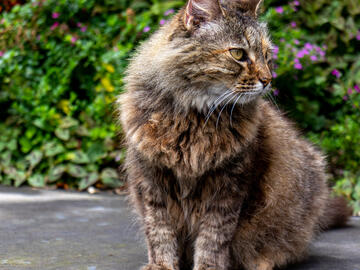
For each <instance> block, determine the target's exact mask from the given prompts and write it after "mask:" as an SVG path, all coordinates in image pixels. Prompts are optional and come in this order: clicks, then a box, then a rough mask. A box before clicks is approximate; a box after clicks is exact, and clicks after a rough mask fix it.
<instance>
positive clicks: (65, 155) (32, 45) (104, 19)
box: [0, 0, 181, 189]
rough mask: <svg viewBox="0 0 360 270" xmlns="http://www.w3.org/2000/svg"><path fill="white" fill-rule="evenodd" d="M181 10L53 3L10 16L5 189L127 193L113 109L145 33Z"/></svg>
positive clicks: (0, 171) (1, 127) (0, 39)
mask: <svg viewBox="0 0 360 270" xmlns="http://www.w3.org/2000/svg"><path fill="white" fill-rule="evenodd" d="M179 4H181V3H178V5H179ZM176 6H177V3H176V2H167V3H163V4H154V5H150V4H149V3H148V2H147V1H136V2H134V3H132V1H123V0H119V1H113V0H105V1H97V0H87V1H84V0H71V1H70V0H60V1H59V0H46V1H45V0H44V1H31V2H29V3H28V4H26V5H24V6H15V7H14V8H13V9H12V10H11V12H9V13H3V14H1V17H0V87H1V92H0V113H1V116H2V119H3V121H2V122H1V123H0V133H1V137H0V182H1V183H2V184H7V185H15V186H20V185H22V184H24V183H27V184H29V185H31V186H35V187H42V186H44V185H49V184H57V185H58V186H60V187H65V188H67V187H70V188H71V187H75V188H80V189H85V188H87V187H88V186H91V185H94V184H95V183H96V184H97V186H98V187H105V186H106V187H117V186H120V185H122V181H121V177H120V178H119V177H118V175H117V170H116V169H117V167H118V166H119V164H120V163H121V161H122V159H123V158H124V151H125V150H124V149H122V148H121V146H120V144H119V141H118V139H117V137H119V136H117V134H118V133H119V130H117V129H116V120H115V118H116V114H115V112H114V106H113V103H114V100H115V98H116V95H117V94H119V93H120V92H121V88H122V74H123V72H124V68H125V66H126V65H127V58H128V56H129V52H130V51H131V50H132V49H133V48H134V46H136V44H137V43H138V42H139V41H140V40H141V39H142V38H144V37H146V34H145V33H143V29H144V27H146V26H147V25H155V24H156V25H157V24H158V23H159V20H160V18H164V19H166V17H167V16H165V15H164V16H163V14H164V12H165V11H166V10H168V9H169V8H170V7H176ZM168 15H170V13H169V14H168ZM149 30H150V29H149ZM144 32H146V31H144Z"/></svg>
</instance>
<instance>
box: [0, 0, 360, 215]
mask: <svg viewBox="0 0 360 270" xmlns="http://www.w3.org/2000/svg"><path fill="white" fill-rule="evenodd" d="M184 3H185V1H184V0H182V1H160V0H153V1H142V0H134V1H130V0H102V1H100V0H88V1H85V0H60V1H59V0H48V1H34V0H33V1H32V2H31V3H28V4H26V5H24V6H21V7H20V6H17V7H15V8H13V10H12V11H11V12H9V13H3V14H1V15H0V16H1V17H0V33H1V35H0V55H1V56H0V86H1V92H0V113H1V114H2V116H3V118H4V119H5V120H4V121H3V122H2V123H1V124H0V132H1V134H2V136H1V138H0V171H1V174H0V181H1V182H2V183H4V184H13V185H17V186H18V185H21V184H23V183H26V182H27V183H28V184H30V185H34V186H43V185H45V184H51V183H57V182H59V181H64V179H67V184H69V185H70V186H74V187H78V188H80V189H85V188H86V187H88V186H90V185H93V184H95V183H102V184H103V185H106V186H110V187H115V186H118V185H121V182H119V180H117V179H118V177H117V176H116V172H115V170H114V168H116V167H117V165H118V164H119V163H121V160H122V159H123V157H124V151H125V150H124V149H122V148H121V146H120V145H119V142H118V141H117V139H116V138H117V137H118V136H117V134H118V133H119V132H121V130H117V128H116V125H115V122H116V121H114V118H115V116H116V115H115V113H114V106H113V104H114V101H115V98H116V95H118V94H119V93H120V92H121V91H122V87H123V83H122V78H123V72H124V69H125V67H126V65H127V63H128V62H127V61H128V58H129V56H130V55H131V52H132V51H133V49H134V47H136V46H137V45H138V43H139V42H140V41H141V40H143V39H145V38H147V37H148V36H149V35H150V34H151V33H152V32H153V31H155V30H156V29H157V28H158V26H159V24H163V23H164V22H165V20H167V19H169V17H170V16H171V14H172V13H173V12H172V10H171V9H172V8H175V9H176V8H178V7H180V6H182V5H183V4H184ZM265 5H266V7H265V10H266V11H265V13H264V14H263V16H262V19H264V20H266V21H268V22H269V26H270V30H271V34H272V36H273V40H274V43H275V44H276V47H275V49H274V55H275V57H274V58H275V59H274V60H275V61H274V64H275V69H274V74H273V75H274V78H275V77H276V78H275V80H274V88H275V90H274V95H275V96H276V101H277V103H278V104H279V106H280V107H283V108H284V109H285V110H286V111H287V112H288V115H289V116H290V117H291V118H293V119H295V120H296V121H297V122H298V124H299V125H300V127H301V128H302V129H303V130H304V131H305V132H306V134H307V136H308V137H309V138H310V139H312V140H313V141H314V142H315V143H317V144H319V145H320V146H321V147H322V148H323V150H324V151H325V152H326V153H327V154H328V156H329V162H330V165H331V166H330V173H331V175H332V176H333V179H334V180H338V182H337V184H336V185H335V189H336V191H337V192H338V193H340V194H345V195H346V196H347V197H348V198H349V200H351V201H353V205H354V206H355V208H356V211H357V212H359V211H360V206H359V204H358V203H357V202H356V201H358V200H359V195H360V193H359V182H360V180H359V179H360V166H359V161H360V145H359V144H358V142H359V139H360V138H359V137H360V133H359V131H360V124H359V121H358V120H357V119H359V116H360V115H359V114H360V94H359V92H360V89H359V88H358V85H360V55H359V52H358V51H359V50H358V49H357V48H359V47H360V41H359V40H360V6H359V5H358V1H357V0H344V1H342V0H335V1H330V0H318V1H308V0H303V1H293V0H292V1H284V0H268V1H265ZM169 9H170V11H169ZM164 13H165V14H164Z"/></svg>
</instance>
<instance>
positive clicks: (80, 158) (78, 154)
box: [66, 150, 90, 164]
mask: <svg viewBox="0 0 360 270" xmlns="http://www.w3.org/2000/svg"><path fill="white" fill-rule="evenodd" d="M66 158H67V159H68V160H71V161H72V162H74V163H77V164H86V163H89V162H90V159H89V157H88V155H87V154H85V153H84V152H83V151H82V150H78V151H75V152H71V153H68V154H67V155H66Z"/></svg>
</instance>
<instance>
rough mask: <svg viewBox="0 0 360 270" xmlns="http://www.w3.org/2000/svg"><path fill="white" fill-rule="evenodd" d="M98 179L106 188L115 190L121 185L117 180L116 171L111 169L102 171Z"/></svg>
mask: <svg viewBox="0 0 360 270" xmlns="http://www.w3.org/2000/svg"><path fill="white" fill-rule="evenodd" d="M100 178H101V181H102V183H103V184H104V185H106V186H108V187H112V188H115V187H119V186H122V185H123V182H122V181H120V179H119V176H118V173H117V171H116V170H115V169H112V168H105V169H104V170H102V172H101V175H100Z"/></svg>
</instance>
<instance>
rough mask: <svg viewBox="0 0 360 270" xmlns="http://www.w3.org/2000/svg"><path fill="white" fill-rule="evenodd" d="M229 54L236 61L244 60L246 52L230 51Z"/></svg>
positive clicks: (240, 50)
mask: <svg viewBox="0 0 360 270" xmlns="http://www.w3.org/2000/svg"><path fill="white" fill-rule="evenodd" d="M229 51H230V54H231V56H232V57H234V59H235V60H237V61H243V60H245V56H246V52H245V51H244V50H243V49H230V50H229Z"/></svg>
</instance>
